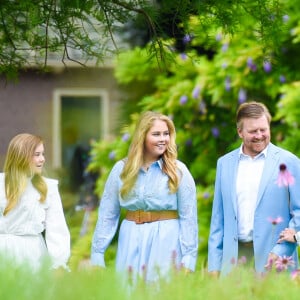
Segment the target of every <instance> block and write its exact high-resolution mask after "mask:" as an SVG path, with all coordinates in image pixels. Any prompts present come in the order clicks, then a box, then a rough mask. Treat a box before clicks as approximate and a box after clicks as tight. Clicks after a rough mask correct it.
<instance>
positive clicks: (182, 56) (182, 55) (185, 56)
mask: <svg viewBox="0 0 300 300" xmlns="http://www.w3.org/2000/svg"><path fill="white" fill-rule="evenodd" d="M180 58H181V59H182V60H187V55H186V54H185V53H184V52H183V53H180Z"/></svg>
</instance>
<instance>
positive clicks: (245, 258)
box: [238, 256, 247, 265]
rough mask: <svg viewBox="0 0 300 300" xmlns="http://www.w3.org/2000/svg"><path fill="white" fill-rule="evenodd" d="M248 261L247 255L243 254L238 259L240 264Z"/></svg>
mask: <svg viewBox="0 0 300 300" xmlns="http://www.w3.org/2000/svg"><path fill="white" fill-rule="evenodd" d="M246 263H247V257H246V256H241V257H240V258H239V260H238V264H240V265H245V264H246Z"/></svg>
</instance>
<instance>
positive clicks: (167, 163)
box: [91, 111, 198, 281]
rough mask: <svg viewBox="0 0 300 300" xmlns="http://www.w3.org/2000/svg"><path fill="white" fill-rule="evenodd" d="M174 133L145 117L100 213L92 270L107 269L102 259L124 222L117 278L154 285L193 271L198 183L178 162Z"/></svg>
mask: <svg viewBox="0 0 300 300" xmlns="http://www.w3.org/2000/svg"><path fill="white" fill-rule="evenodd" d="M175 135H176V133H175V127H174V124H173V122H172V120H171V119H170V118H168V117H167V116H165V115H162V114H160V113H155V112H151V111H148V112H145V113H143V114H142V115H141V117H140V119H139V121H138V123H137V125H136V130H135V132H134V134H133V137H132V142H131V145H130V148H129V152H128V156H127V158H126V159H123V160H120V161H118V162H117V163H116V164H115V165H114V167H113V168H112V170H111V172H110V175H109V177H108V179H107V182H106V185H105V188H104V192H103V195H102V199H101V202H100V207H99V216H98V221H97V224H96V228H95V232H94V236H93V241H92V250H91V264H92V265H97V266H101V267H105V261H104V253H105V251H106V249H107V247H108V246H109V244H110V243H111V241H112V239H113V237H114V235H115V233H116V231H117V228H118V223H119V218H120V211H121V209H124V210H125V211H126V214H125V219H124V220H123V221H122V224H121V227H120V231H119V237H118V249H117V257H116V269H117V271H118V272H121V273H124V274H127V275H128V276H132V277H133V280H136V279H137V278H141V279H142V280H145V281H156V280H157V279H159V278H161V277H165V276H167V275H168V274H169V272H170V271H171V270H172V269H174V268H175V269H179V268H181V269H183V270H185V271H188V272H190V271H194V270H195V265H196V259H197V250H198V223H197V203H196V188H195V182H194V180H193V178H192V176H191V174H190V172H189V171H188V169H187V167H186V166H185V164H184V163H182V162H180V161H179V160H177V147H176V144H175Z"/></svg>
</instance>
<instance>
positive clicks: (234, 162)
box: [227, 149, 239, 214]
mask: <svg viewBox="0 0 300 300" xmlns="http://www.w3.org/2000/svg"><path fill="white" fill-rule="evenodd" d="M238 163H239V149H237V150H236V151H233V152H232V153H231V159H230V161H229V164H228V169H229V172H228V178H227V180H228V188H230V196H231V197H230V198H231V200H232V205H233V209H234V212H235V214H237V198H236V176H237V169H238Z"/></svg>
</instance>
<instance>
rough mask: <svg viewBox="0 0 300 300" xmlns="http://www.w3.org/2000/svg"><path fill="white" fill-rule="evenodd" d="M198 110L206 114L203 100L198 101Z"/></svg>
mask: <svg viewBox="0 0 300 300" xmlns="http://www.w3.org/2000/svg"><path fill="white" fill-rule="evenodd" d="M199 112H200V113H202V114H206V112H207V109H206V104H205V102H204V101H201V102H200V103H199Z"/></svg>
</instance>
